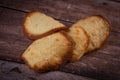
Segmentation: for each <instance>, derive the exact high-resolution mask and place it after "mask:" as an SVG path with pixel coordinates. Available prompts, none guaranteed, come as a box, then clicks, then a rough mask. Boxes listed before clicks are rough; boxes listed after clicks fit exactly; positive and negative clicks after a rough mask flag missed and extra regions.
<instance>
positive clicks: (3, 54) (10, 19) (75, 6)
mask: <svg viewBox="0 0 120 80" xmlns="http://www.w3.org/2000/svg"><path fill="white" fill-rule="evenodd" d="M119 4H120V3H119V2H116V1H113V0H99V1H98V0H76V1H73V0H56V1H53V0H36V1H33V0H29V1H28V0H0V59H1V61H0V79H3V80H10V79H11V80H15V79H18V80H21V79H23V78H24V79H26V80H39V79H42V80H44V79H48V80H49V78H50V79H53V80H60V79H61V77H60V76H62V77H63V78H62V79H65V80H91V79H90V78H86V77H91V78H95V79H100V80H120V23H119V21H120V18H119V16H120V8H119V7H120V5H119ZM32 10H38V11H42V12H44V13H46V14H47V15H49V16H52V17H54V18H55V19H57V20H59V21H60V22H62V23H64V24H65V25H67V26H70V25H71V24H73V23H74V22H75V21H76V20H78V19H80V18H83V17H86V16H89V15H98V14H99V15H102V16H104V17H105V18H107V19H108V20H109V21H110V23H111V25H112V32H111V34H110V37H109V38H108V40H107V42H106V43H105V45H104V46H103V47H102V48H101V49H99V50H96V51H94V52H91V53H88V54H86V55H85V56H83V57H82V59H81V60H80V61H78V62H75V63H69V64H66V65H64V66H62V67H61V68H60V69H59V71H53V72H49V73H45V74H38V73H36V72H34V71H32V70H29V68H28V67H26V66H25V65H24V64H21V63H24V62H23V61H22V60H21V59H20V55H21V54H22V53H23V51H24V50H25V49H26V48H27V47H28V46H29V45H30V44H31V42H32V41H30V40H28V39H27V38H26V37H24V36H23V33H22V24H23V20H24V17H25V15H26V14H27V13H28V12H30V11H32ZM2 60H5V61H2ZM6 60H8V61H11V62H7V61H6ZM12 61H13V62H12ZM14 62H17V63H14ZM61 71H63V72H61ZM64 72H67V73H64ZM16 73H17V74H16ZM69 73H73V74H74V75H72V74H69ZM75 74H77V75H79V76H77V75H75ZM6 75H8V77H6ZM25 75H26V76H25ZM54 75H56V76H55V78H54V77H53V76H54ZM81 75H82V76H86V77H81ZM15 76H16V77H15ZM1 77H2V78H1ZM21 77H23V78H21ZM35 77H36V78H35ZM48 77H49V78H48Z"/></svg>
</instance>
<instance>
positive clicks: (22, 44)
mask: <svg viewBox="0 0 120 80" xmlns="http://www.w3.org/2000/svg"><path fill="white" fill-rule="evenodd" d="M0 13H1V14H0V19H1V21H0V29H1V30H0V59H4V60H10V61H16V62H22V61H21V60H20V58H19V57H20V55H21V53H22V52H23V51H24V50H25V49H26V48H27V46H28V45H29V44H30V43H31V42H32V41H30V40H28V39H26V38H25V37H24V36H23V34H22V30H21V27H22V23H23V19H24V16H25V13H23V12H19V11H15V10H10V9H6V8H0ZM6 13H7V14H6ZM8 13H9V14H8ZM11 15H14V16H11ZM65 23H66V24H69V23H68V22H65ZM119 52H120V35H119V33H116V32H112V33H111V35H110V38H109V39H108V42H107V43H106V44H105V46H104V47H103V48H101V49H99V50H97V51H94V52H91V53H90V54H86V55H85V56H84V57H82V59H81V60H80V61H79V62H75V63H70V64H67V65H65V66H63V67H62V68H61V69H60V71H64V72H70V73H74V74H78V75H83V76H88V77H92V78H97V79H109V80H112V79H116V80H117V79H120V57H119V56H120V54H119ZM22 63H23V62H22ZM9 65H10V64H9ZM23 65H24V64H23ZM16 66H20V65H16ZM0 69H1V68H0ZM23 73H24V72H23ZM51 74H53V73H51ZM10 76H12V75H10ZM20 79H21V78H20Z"/></svg>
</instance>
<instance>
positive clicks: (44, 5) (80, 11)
mask: <svg viewBox="0 0 120 80" xmlns="http://www.w3.org/2000/svg"><path fill="white" fill-rule="evenodd" d="M28 4H29V5H28ZM0 6H1V7H8V8H12V9H15V10H19V11H23V12H30V11H33V10H38V11H41V12H44V13H46V14H47V15H50V16H52V17H54V18H56V19H60V20H64V21H68V22H72V23H74V22H75V21H77V20H78V19H81V18H84V17H86V16H90V15H102V16H104V17H105V18H107V19H108V21H109V22H110V23H111V26H112V31H116V32H120V27H119V25H120V23H119V21H120V18H119V16H120V3H116V2H113V1H108V0H100V1H98V0H76V1H73V0H56V1H54V0H35V1H33V0H29V1H28V0H22V2H21V0H1V1H0Z"/></svg>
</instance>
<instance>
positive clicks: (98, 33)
mask: <svg viewBox="0 0 120 80" xmlns="http://www.w3.org/2000/svg"><path fill="white" fill-rule="evenodd" d="M72 26H79V27H82V28H83V29H84V30H85V31H86V32H87V34H88V35H89V36H90V44H89V46H88V50H87V52H89V51H93V50H95V49H98V48H100V47H101V46H102V45H103V43H104V42H105V40H106V39H107V37H108V35H109V33H110V24H109V23H108V21H107V20H106V19H105V18H103V17H102V16H90V17H86V18H84V19H81V20H79V21H77V22H76V23H75V24H73V25H72Z"/></svg>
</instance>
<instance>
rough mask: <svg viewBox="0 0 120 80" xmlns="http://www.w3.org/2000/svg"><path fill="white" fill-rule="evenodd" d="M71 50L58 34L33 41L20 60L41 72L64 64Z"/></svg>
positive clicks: (67, 41) (69, 43) (70, 44)
mask: <svg viewBox="0 0 120 80" xmlns="http://www.w3.org/2000/svg"><path fill="white" fill-rule="evenodd" d="M71 50H72V43H71V42H70V41H69V40H68V39H67V38H66V37H65V36H64V34H62V33H60V32H58V33H55V34H52V35H49V36H47V37H43V38H41V39H38V40H35V41H34V42H33V43H32V44H31V45H30V46H29V47H28V48H27V49H26V50H25V52H24V53H23V54H22V58H23V59H24V61H25V62H26V63H27V64H28V65H29V67H30V68H32V69H34V70H37V71H40V72H42V71H46V70H51V69H57V68H58V67H59V66H60V65H62V64H63V63H65V62H66V61H67V57H69V55H71V53H70V52H71ZM65 59H66V61H65ZM63 60H64V61H63Z"/></svg>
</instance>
